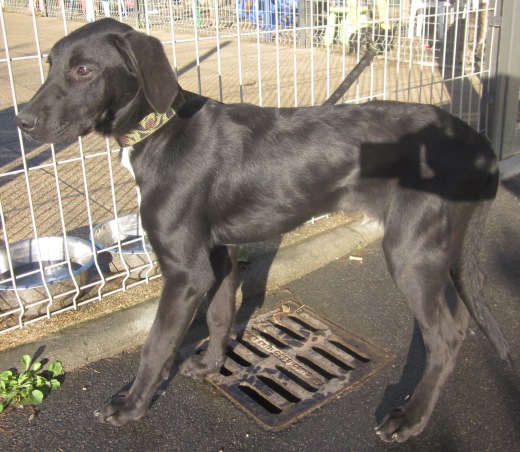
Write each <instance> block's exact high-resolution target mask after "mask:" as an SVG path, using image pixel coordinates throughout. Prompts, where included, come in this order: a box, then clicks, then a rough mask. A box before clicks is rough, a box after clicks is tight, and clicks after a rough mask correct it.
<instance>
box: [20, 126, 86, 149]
mask: <svg viewBox="0 0 520 452" xmlns="http://www.w3.org/2000/svg"><path fill="white" fill-rule="evenodd" d="M92 130H93V127H91V126H89V127H86V128H84V129H78V126H77V125H73V124H71V123H62V124H59V125H58V126H56V127H39V128H37V129H35V130H31V131H22V134H23V136H24V137H25V138H27V139H29V140H31V141H37V142H39V143H48V144H62V143H70V142H72V141H74V140H76V139H77V138H78V136H85V135H88V134H89V133H90V132H92Z"/></svg>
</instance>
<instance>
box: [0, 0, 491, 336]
mask: <svg viewBox="0 0 520 452" xmlns="http://www.w3.org/2000/svg"><path fill="white" fill-rule="evenodd" d="M1 4H2V11H1V15H0V18H1V26H2V41H1V43H0V46H1V47H0V79H1V86H2V89H1V90H0V103H1V104H0V105H1V107H0V124H1V130H0V220H1V227H2V230H1V234H0V240H1V245H2V248H1V249H0V331H3V332H6V331H12V330H13V329H16V328H20V327H22V326H23V325H26V324H28V323H32V322H35V321H37V320H41V319H45V318H49V317H51V316H53V315H54V314H57V313H59V312H64V311H66V310H71V309H76V308H78V307H79V306H82V305H84V304H88V303H90V302H92V301H95V300H103V301H104V302H106V303H110V302H111V300H112V298H111V295H113V294H115V293H118V292H122V291H126V292H127V293H126V294H125V296H128V297H129V298H132V297H133V295H132V294H133V293H134V292H135V293H137V291H136V289H135V288H136V286H140V287H141V290H140V291H138V293H139V295H138V296H136V297H135V298H137V299H142V298H146V297H147V288H148V287H152V286H153V284H149V283H150V281H155V280H158V278H159V277H160V273H159V269H158V267H157V264H156V262H155V256H154V254H153V251H152V250H151V248H150V246H149V245H148V243H147V241H146V237H145V235H144V234H143V232H142V230H141V227H140V221H139V215H138V203H137V197H136V191H135V187H134V181H133V179H132V177H131V175H130V174H129V173H128V171H127V170H125V169H124V168H123V167H122V166H121V165H120V163H119V157H118V155H119V148H118V146H117V144H116V143H115V142H113V141H111V140H107V139H105V138H103V137H100V136H95V135H89V136H86V137H83V138H82V139H81V140H78V141H77V142H75V143H72V144H68V145H56V146H50V145H43V144H40V143H36V142H34V141H29V140H27V139H25V138H24V137H23V136H22V135H21V133H20V132H19V131H18V129H17V128H16V126H15V123H14V117H15V115H16V113H17V112H18V110H19V108H20V107H21V106H23V104H24V103H26V102H27V101H28V100H29V99H30V98H31V97H32V96H33V95H34V93H35V92H36V90H37V89H38V87H39V86H40V85H41V84H42V82H43V80H44V77H45V73H46V56H47V54H48V52H49V50H50V49H51V47H52V45H53V44H54V43H55V42H56V41H57V40H58V39H59V38H60V37H62V36H64V35H66V34H68V33H70V32H71V31H73V30H75V29H77V28H79V27H80V26H82V25H83V24H84V23H85V22H87V21H92V20H97V19H101V18H103V17H108V16H110V17H113V18H115V19H117V20H120V21H122V22H125V23H127V24H129V25H131V26H133V27H134V28H136V29H138V30H140V31H143V32H145V33H148V34H152V35H154V36H156V37H158V38H159V39H160V40H161V41H162V42H163V44H164V46H165V50H166V53H167V55H168V57H169V58H170V61H171V64H172V66H173V68H174V70H175V72H176V74H177V75H178V78H179V81H180V84H181V85H182V86H183V88H184V89H187V90H190V91H193V92H196V93H200V94H203V95H205V96H208V97H212V98H215V99H218V100H221V101H223V102H227V103H231V102H251V103H255V104H260V105H264V106H284V107H290V106H306V105H319V104H321V103H323V102H324V101H325V100H326V99H327V98H328V96H329V95H330V94H331V93H332V91H333V90H334V89H335V88H336V87H337V86H338V85H339V84H340V83H341V81H342V80H343V79H344V78H345V76H346V75H347V74H348V73H349V72H350V71H351V70H352V68H353V67H354V66H355V65H356V64H357V62H358V61H359V59H360V57H361V56H362V55H363V54H364V52H365V51H366V48H367V45H375V46H376V47H377V49H378V50H379V54H378V55H377V56H376V58H375V60H374V62H373V63H372V65H371V66H370V67H369V68H368V69H366V70H365V72H364V73H363V74H362V75H361V76H360V77H359V78H358V79H357V81H356V83H355V84H354V86H352V87H351V89H350V90H349V91H348V92H347V93H346V94H345V96H344V98H343V102H364V101H368V100H372V99H376V98H377V99H388V100H402V101H411V102H422V103H429V104H435V105H439V106H441V107H443V108H445V109H447V110H448V111H450V112H452V113H453V114H455V115H457V116H460V117H461V118H462V119H463V120H465V121H466V122H468V123H469V124H471V125H472V126H473V127H474V128H476V129H477V130H479V131H481V132H485V131H486V129H487V110H486V108H485V105H486V104H485V103H484V102H483V99H484V100H485V99H486V93H487V84H488V83H489V80H490V78H491V76H492V71H493V67H494V66H493V64H494V63H493V61H494V60H495V58H496V49H495V48H494V47H493V42H494V40H493V33H495V30H494V29H493V28H490V27H488V26H487V20H488V18H489V17H491V16H493V15H494V14H495V5H494V2H492V1H490V2H486V1H474V0H453V1H440V0H435V1H416V0H401V1H399V0H330V1H325V0H285V1H282V0H111V1H99V0H79V1H78V0H67V1H63V0H36V1H31V2H27V1H26V0H2V3H1ZM345 126H346V127H348V124H346V125H345ZM377 126H378V125H377V124H374V127H377ZM156 290H157V288H156V287H155V286H153V289H150V291H149V293H148V295H149V294H150V293H151V292H153V291H156ZM137 301H139V300H137Z"/></svg>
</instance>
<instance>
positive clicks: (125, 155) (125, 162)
mask: <svg viewBox="0 0 520 452" xmlns="http://www.w3.org/2000/svg"><path fill="white" fill-rule="evenodd" d="M133 150H134V148H133V147H131V146H129V147H125V148H121V150H120V151H119V161H120V162H121V165H122V166H123V168H126V169H127V170H128V172H129V173H130V174H131V175H132V177H133V178H134V180H135V172H134V168H133V167H132V162H131V160H130V156H131V155H132V151H133ZM135 189H136V191H137V205H138V206H141V191H140V190H139V187H138V186H137V185H136V186H135Z"/></svg>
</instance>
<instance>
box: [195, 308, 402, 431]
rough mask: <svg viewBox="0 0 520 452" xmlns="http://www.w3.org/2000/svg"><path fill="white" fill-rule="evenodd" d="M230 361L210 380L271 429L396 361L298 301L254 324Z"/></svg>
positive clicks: (234, 343) (234, 347)
mask: <svg viewBox="0 0 520 452" xmlns="http://www.w3.org/2000/svg"><path fill="white" fill-rule="evenodd" d="M206 342H207V339H206V340H205V341H203V342H202V343H200V344H198V345H197V346H195V347H194V348H193V347H190V349H191V351H192V352H193V351H194V352H195V353H197V352H200V351H201V350H204V348H205V345H206ZM227 356H228V357H227V360H226V362H225V363H224V366H223V367H222V369H221V371H220V374H217V375H213V376H211V377H209V378H208V379H207V380H208V381H209V382H210V383H211V384H212V385H213V386H214V387H215V388H216V389H217V390H218V391H219V392H221V393H223V394H224V395H226V396H227V397H228V398H230V399H231V400H232V401H233V403H234V404H236V405H237V406H238V407H240V408H241V409H243V410H245V412H246V413H248V414H249V415H251V416H252V417H253V418H254V419H255V420H256V421H257V422H258V423H259V424H260V425H261V426H263V427H264V428H267V429H269V430H280V429H282V428H285V427H287V426H288V425H290V424H291V423H293V422H295V421H296V420H298V419H300V418H301V417H302V416H304V415H306V414H308V413H309V412H311V411H313V410H315V409H316V408H318V407H320V406H322V405H323V404H325V403H327V402H328V401H330V400H331V399H333V398H335V397H337V396H338V395H339V394H341V393H344V392H345V391H348V390H349V389H352V388H353V387H354V386H356V385H359V384H360V383H362V382H364V381H366V380H367V379H368V378H370V377H371V376H373V375H374V374H375V373H376V372H378V371H379V370H381V369H382V368H383V367H384V366H385V365H386V364H388V362H389V361H390V360H391V359H392V358H391V357H390V356H388V355H386V354H385V353H384V352H383V351H381V350H379V349H378V348H376V347H374V346H373V345H370V344H368V343H366V342H365V341H363V340H361V339H360V338H358V337H356V336H354V335H352V334H350V333H348V332H347V331H345V330H343V329H342V328H340V327H338V326H336V325H334V324H333V323H332V322H330V321H328V320H326V319H324V318H323V317H321V316H319V315H318V314H316V313H315V312H313V311H311V310H310V309H309V308H307V307H305V306H300V305H298V304H296V303H294V302H292V301H286V302H284V304H283V305H282V306H281V307H277V308H276V309H274V310H271V311H269V312H267V313H265V314H261V315H259V316H257V317H255V318H253V319H251V320H250V321H249V323H248V325H247V326H246V327H245V329H243V330H241V331H239V333H238V337H237V339H236V340H233V341H232V342H231V343H230V346H229V348H228V352H227Z"/></svg>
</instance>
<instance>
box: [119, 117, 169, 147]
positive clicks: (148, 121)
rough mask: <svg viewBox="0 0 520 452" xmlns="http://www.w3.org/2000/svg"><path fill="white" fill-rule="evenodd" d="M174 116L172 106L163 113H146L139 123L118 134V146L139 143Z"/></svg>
mask: <svg viewBox="0 0 520 452" xmlns="http://www.w3.org/2000/svg"><path fill="white" fill-rule="evenodd" d="M174 116H175V111H174V110H173V108H169V109H168V110H167V111H166V112H165V113H157V112H155V111H154V112H152V113H150V114H149V115H146V116H145V117H144V118H143V119H141V121H139V124H137V126H136V127H135V129H132V130H131V131H130V132H128V133H127V134H125V135H122V136H120V137H119V138H118V139H117V142H118V143H119V145H120V146H122V147H125V146H133V145H134V144H137V143H139V142H140V141H142V140H144V139H145V138H147V137H149V136H150V135H151V134H152V133H154V132H155V131H157V130H159V129H160V128H161V127H162V126H164V124H166V123H167V122H168V121H169V120H170V119H172V118H173V117H174Z"/></svg>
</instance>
